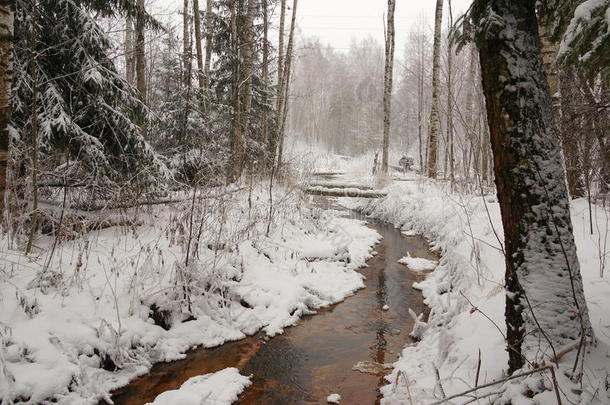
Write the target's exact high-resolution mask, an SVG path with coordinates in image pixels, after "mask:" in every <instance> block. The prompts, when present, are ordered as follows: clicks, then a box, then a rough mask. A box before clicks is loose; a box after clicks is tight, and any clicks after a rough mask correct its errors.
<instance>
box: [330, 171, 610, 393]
mask: <svg viewBox="0 0 610 405" xmlns="http://www.w3.org/2000/svg"><path fill="white" fill-rule="evenodd" d="M387 190H388V196H387V197H386V198H383V199H376V200H370V199H358V200H354V199H342V200H341V203H342V204H343V205H346V206H348V207H351V208H356V209H358V210H360V211H362V212H364V213H366V214H368V215H371V216H373V217H375V218H378V219H381V220H384V221H387V222H390V223H392V224H394V225H395V226H396V227H398V228H400V229H401V230H403V232H404V231H408V232H410V233H411V232H412V233H416V234H420V235H423V236H424V237H426V238H427V239H428V240H429V241H430V243H431V246H432V247H433V249H434V250H436V251H437V252H438V253H439V254H440V255H441V259H440V261H439V263H438V265H437V266H436V268H435V269H434V271H432V272H431V273H429V274H427V277H426V279H425V280H424V281H423V282H419V283H416V284H414V286H413V287H414V288H416V289H419V290H421V291H422V293H423V295H424V297H425V303H426V305H427V306H429V307H430V309H431V313H430V318H429V319H428V321H427V322H426V323H424V322H421V318H420V316H417V315H416V314H415V313H414V312H413V311H410V313H411V316H412V317H413V318H414V320H415V327H414V330H413V331H412V335H413V336H414V337H416V338H418V339H421V340H420V341H419V342H418V343H417V344H416V345H409V346H406V347H405V348H404V350H403V352H402V354H401V357H400V359H399V360H398V362H396V363H395V364H394V370H393V371H392V373H391V374H390V375H388V376H387V377H386V380H387V382H388V385H386V386H385V387H383V388H382V389H381V391H382V394H383V400H382V404H385V405H394V404H396V405H398V404H405V403H422V404H425V403H432V402H435V401H438V400H440V398H441V397H440V392H439V388H438V381H437V378H436V372H435V370H438V372H439V375H440V379H441V384H442V387H443V390H444V391H445V393H446V395H452V394H458V393H460V392H463V391H465V390H467V389H469V388H471V387H472V386H473V385H474V381H475V374H476V370H477V363H478V353H479V351H480V353H481V371H480V378H479V385H480V384H483V383H485V382H490V381H493V380H495V379H499V378H502V377H504V370H506V368H507V361H508V356H507V353H506V351H505V346H506V345H505V341H504V337H503V334H504V333H505V330H506V325H505V321H504V308H505V300H506V294H505V292H504V288H503V285H504V271H505V267H504V256H503V254H502V244H503V239H502V236H503V231H502V221H501V217H500V209H499V205H498V203H497V199H496V198H495V196H494V195H493V194H490V195H486V196H485V198H481V197H480V196H477V195H469V194H464V193H455V192H452V191H450V190H449V187H448V186H447V185H442V184H438V183H434V182H431V181H427V180H424V179H421V180H419V181H416V182H395V183H394V184H393V185H391V186H389V187H388V189H387ZM487 210H489V216H488V214H487ZM571 213H572V222H573V224H574V235H575V240H576V244H577V249H578V257H579V261H580V266H581V272H582V276H583V282H584V289H585V296H586V300H587V303H588V306H589V311H590V318H591V321H592V323H593V327H594V330H595V333H596V336H597V339H598V344H597V346H595V347H589V348H588V349H587V356H586V358H585V367H584V370H585V375H584V377H583V379H582V387H581V385H580V383H578V382H576V383H575V382H572V381H571V380H570V379H569V378H567V377H566V374H565V373H568V372H569V371H571V369H572V367H573V365H574V361H575V356H576V353H575V352H574V351H573V352H570V353H568V354H567V355H565V356H564V357H563V358H562V359H561V361H560V368H559V370H558V371H557V372H556V374H557V378H558V380H559V385H560V390H561V392H562V397H563V400H564V403H570V402H568V400H569V401H572V403H576V404H582V405H585V404H607V403H608V388H607V387H608V383H607V375H608V373H609V372H610V350H609V347H610V346H609V344H610V338H609V336H610V311H608V308H610V294H608V291H609V290H610V279H609V277H610V276H609V275H608V274H607V273H608V271H607V269H606V271H605V272H604V274H603V276H602V275H601V274H600V269H601V268H602V267H603V265H604V263H605V260H607V259H606V258H607V255H608V251H610V250H609V248H610V241H608V234H609V227H610V212H608V210H607V209H604V208H603V207H601V206H596V205H593V224H594V226H593V228H594V229H593V234H590V230H589V226H588V223H589V219H588V206H587V201H586V200H584V199H579V200H575V201H573V202H572V204H571ZM496 235H497V236H498V237H496ZM540 383H542V384H544V386H545V387H546V391H544V392H542V393H540V394H538V395H536V396H535V398H533V399H530V398H525V397H524V396H523V395H522V392H525V391H524V389H526V388H527V384H540ZM532 386H533V385H532ZM551 388H552V383H551V381H550V378H549V376H548V374H546V375H544V376H542V377H541V376H539V375H538V376H532V377H530V378H528V379H526V380H525V381H524V380H523V379H520V380H516V381H514V382H512V383H509V384H506V385H505V386H502V385H496V386H493V387H491V388H490V389H487V390H481V391H480V392H479V393H480V394H491V393H492V392H493V391H494V390H495V391H503V392H504V394H503V398H504V400H506V399H507V398H511V399H512V400H513V402H512V403H524V404H533V403H536V404H539V405H551V404H556V399H555V394H554V392H552V391H549V390H550V389H551ZM581 390H582V394H580V395H579V392H581ZM565 395H567V396H568V398H567V399H566V397H565ZM492 397H493V396H492ZM600 397H601V399H600ZM467 400H468V398H463V399H462V401H461V402H460V401H456V403H463V402H466V401H467ZM532 401H538V402H532ZM502 403H504V402H502Z"/></svg>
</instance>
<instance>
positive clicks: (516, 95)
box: [472, 0, 593, 372]
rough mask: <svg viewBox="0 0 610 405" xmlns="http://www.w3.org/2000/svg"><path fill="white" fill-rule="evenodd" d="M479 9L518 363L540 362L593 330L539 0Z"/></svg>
mask: <svg viewBox="0 0 610 405" xmlns="http://www.w3.org/2000/svg"><path fill="white" fill-rule="evenodd" d="M472 17H473V20H474V22H475V24H476V26H477V32H476V42H477V44H478V46H479V54H480V62H481V70H482V77H483V91H484V94H485V100H486V105H487V116H488V123H489V130H490V137H491V144H492V150H493V155H494V173H495V179H496V185H497V189H498V200H499V202H500V209H501V213H502V223H503V225H504V238H505V260H506V324H507V340H508V342H507V344H508V354H509V370H510V371H511V372H513V371H515V370H517V369H520V368H521V367H523V366H524V364H525V360H524V359H525V358H527V359H528V360H529V361H531V362H535V363H538V364H540V362H541V361H542V360H543V359H544V358H545V357H546V358H548V357H547V356H552V355H553V354H555V353H554V352H556V351H558V350H559V349H560V348H563V347H565V346H567V345H569V344H574V343H575V342H578V341H579V340H580V339H581V338H585V337H592V333H593V332H592V330H591V325H590V322H589V316H588V311H587V306H586V302H585V299H584V293H583V287H582V279H581V276H580V267H579V262H578V258H577V255H576V246H575V244H574V236H573V233H572V223H571V219H570V207H569V199H568V195H567V190H566V186H565V182H564V169H563V163H562V161H561V153H560V150H559V148H558V146H557V143H556V141H555V135H556V133H555V125H554V123H553V115H552V112H551V102H550V98H549V87H548V83H547V81H546V77H545V73H544V66H543V62H542V57H541V53H540V44H539V38H538V22H537V17H536V11H535V2H531V1H527V0H520V1H515V0H490V1H488V0H476V1H475V3H474V5H473V8H472ZM491 21H493V23H490V22H491ZM506 33H510V35H507V34H506Z"/></svg>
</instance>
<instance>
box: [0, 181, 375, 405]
mask: <svg viewBox="0 0 610 405" xmlns="http://www.w3.org/2000/svg"><path fill="white" fill-rule="evenodd" d="M266 189H267V188H266V186H265V185H264V184H263V185H261V187H260V188H258V191H257V190H254V193H253V194H252V196H249V194H248V190H243V191H240V192H237V193H233V194H231V195H227V196H226V197H224V198H223V197H214V198H212V199H202V200H198V199H197V201H196V204H195V205H194V207H195V209H194V211H193V209H192V208H193V206H192V204H191V202H189V201H184V202H181V203H178V204H174V205H167V206H158V207H153V208H150V209H149V210H147V211H146V212H144V211H141V210H140V211H139V212H129V213H128V215H130V216H135V217H137V220H138V221H137V222H136V223H141V224H142V225H141V226H137V227H136V226H133V227H129V228H127V227H114V228H109V229H104V230H101V231H95V232H90V233H86V234H84V235H82V237H78V238H76V239H72V238H67V239H62V240H58V241H57V244H56V246H55V248H54V249H53V246H54V245H55V240H54V238H52V237H46V238H44V239H40V240H37V241H36V246H37V249H36V251H35V252H34V254H32V255H30V256H27V257H26V256H25V255H24V254H23V253H22V252H21V251H20V250H11V249H9V247H10V246H9V244H8V241H7V240H6V239H1V240H0V399H2V400H3V401H4V402H2V403H3V404H4V403H7V404H10V403H14V402H19V403H30V404H35V403H40V402H42V401H44V400H52V401H57V402H58V403H61V404H87V403H91V404H92V403H96V402H97V400H98V399H99V398H100V397H102V398H108V392H109V391H110V390H112V389H114V388H117V387H119V386H122V385H125V384H126V383H127V382H128V381H129V380H130V379H132V378H133V377H135V376H137V375H141V374H144V373H146V372H147V371H148V369H149V368H150V366H151V365H152V363H154V362H159V361H171V360H174V359H178V358H181V357H183V354H184V352H185V351H187V350H189V349H190V348H193V347H194V346H198V345H203V346H205V347H212V346H216V345H219V344H222V343H223V342H226V341H230V340H236V339H240V338H243V337H244V336H245V335H247V334H253V333H255V332H256V331H258V330H259V329H263V330H264V331H265V332H266V333H267V334H269V335H274V334H277V333H282V331H283V328H285V327H287V326H289V325H292V324H293V323H294V322H296V321H297V320H298V319H299V317H300V316H301V315H303V314H306V313H311V312H312V311H313V310H315V308H320V307H323V306H327V305H330V304H332V303H335V302H338V301H340V300H342V299H344V298H345V297H346V296H348V295H350V294H352V293H353V292H354V291H356V290H357V289H359V288H361V287H363V281H362V276H361V275H360V274H359V273H358V272H356V271H355V269H356V268H358V267H359V266H362V265H364V264H365V261H366V259H367V258H368V257H369V256H370V250H371V248H372V246H373V245H374V244H375V243H376V242H377V241H378V238H379V236H378V234H377V233H376V232H375V231H373V230H371V229H369V228H367V227H366V226H364V225H363V223H361V222H360V221H355V220H349V219H344V218H339V217H338V216H337V215H335V214H336V213H333V212H328V211H322V210H320V209H316V208H310V207H309V205H308V204H306V201H303V199H302V196H301V195H300V194H299V193H295V192H288V191H281V192H280V191H278V192H277V193H276V195H275V196H274V205H275V208H274V209H275V212H276V213H277V214H276V215H275V217H274V224H273V226H272V228H271V229H272V232H271V234H270V235H269V236H268V237H267V236H265V234H266V227H267V220H266V217H267V213H268V212H269V206H268V204H267V195H266V193H267V192H266ZM249 197H250V200H251V201H253V204H252V206H251V207H250V206H249V204H248V200H249ZM187 252H190V255H189V256H188V257H189V260H186V257H187ZM194 252H196V254H194Z"/></svg>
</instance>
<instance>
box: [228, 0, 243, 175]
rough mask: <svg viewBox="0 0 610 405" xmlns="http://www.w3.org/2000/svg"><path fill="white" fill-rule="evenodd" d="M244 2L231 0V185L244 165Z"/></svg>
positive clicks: (229, 171) (229, 170)
mask: <svg viewBox="0 0 610 405" xmlns="http://www.w3.org/2000/svg"><path fill="white" fill-rule="evenodd" d="M242 2H243V0H230V15H231V43H230V46H231V49H232V52H233V57H234V62H233V64H232V66H231V68H232V77H231V81H232V83H231V90H232V91H231V92H232V107H233V119H232V121H231V136H230V144H231V163H230V164H229V167H228V175H227V182H228V183H231V182H234V181H236V180H237V179H239V176H241V173H242V171H243V164H244V160H243V159H244V143H245V140H244V135H243V132H242V129H243V127H242V102H241V101H242V98H241V97H240V87H241V84H242V83H241V82H242V77H241V73H242V69H241V68H240V62H241V52H240V50H241V49H240V35H239V34H240V31H239V25H240V24H239V16H240V8H241V7H240V4H241V3H242Z"/></svg>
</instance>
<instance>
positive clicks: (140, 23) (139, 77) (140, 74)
mask: <svg viewBox="0 0 610 405" xmlns="http://www.w3.org/2000/svg"><path fill="white" fill-rule="evenodd" d="M137 5H138V7H140V8H141V9H142V10H144V8H145V4H144V0H137ZM144 25H145V21H144V17H143V16H141V15H138V17H137V18H136V50H135V53H136V87H137V88H138V91H139V93H140V100H142V102H144V103H146V97H147V94H146V38H145V36H144Z"/></svg>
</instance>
